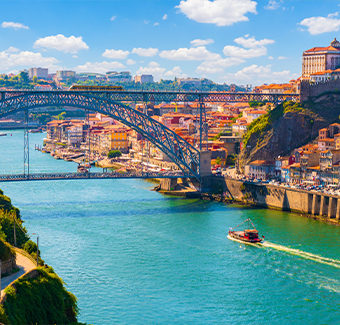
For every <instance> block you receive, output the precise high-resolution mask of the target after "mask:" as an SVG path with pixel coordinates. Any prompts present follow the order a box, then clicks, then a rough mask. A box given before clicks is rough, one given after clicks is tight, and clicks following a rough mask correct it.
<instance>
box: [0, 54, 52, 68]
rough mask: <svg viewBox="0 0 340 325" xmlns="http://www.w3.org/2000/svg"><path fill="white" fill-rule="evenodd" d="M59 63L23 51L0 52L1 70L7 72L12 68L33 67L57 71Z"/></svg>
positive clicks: (50, 58) (49, 58)
mask: <svg viewBox="0 0 340 325" xmlns="http://www.w3.org/2000/svg"><path fill="white" fill-rule="evenodd" d="M57 63H59V61H58V60H57V59H56V58H54V57H43V56H42V55H41V53H34V52H29V51H22V52H20V53H11V52H8V51H3V52H0V69H4V70H7V69H8V68H10V67H18V66H24V67H32V66H39V67H44V68H52V69H56V68H57V67H56V66H55V64H57Z"/></svg>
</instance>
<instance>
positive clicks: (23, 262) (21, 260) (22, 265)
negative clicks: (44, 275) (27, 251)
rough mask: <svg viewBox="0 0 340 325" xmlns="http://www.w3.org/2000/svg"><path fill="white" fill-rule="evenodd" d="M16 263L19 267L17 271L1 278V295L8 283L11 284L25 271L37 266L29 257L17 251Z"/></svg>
mask: <svg viewBox="0 0 340 325" xmlns="http://www.w3.org/2000/svg"><path fill="white" fill-rule="evenodd" d="M16 263H17V266H18V268H19V272H16V273H13V274H11V275H9V276H6V277H4V278H2V279H1V297H2V296H3V294H4V290H5V288H6V287H7V286H8V285H9V284H11V283H12V282H13V281H15V280H16V279H17V278H19V277H20V276H22V275H23V274H25V273H26V272H28V271H31V270H33V269H35V268H36V267H37V265H36V264H34V263H33V262H32V261H31V260H30V259H29V258H27V257H25V256H24V255H22V254H20V253H19V252H18V251H17V258H16Z"/></svg>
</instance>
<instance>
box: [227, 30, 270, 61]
mask: <svg viewBox="0 0 340 325" xmlns="http://www.w3.org/2000/svg"><path fill="white" fill-rule="evenodd" d="M234 42H235V43H237V44H239V45H242V46H243V47H245V49H244V48H241V47H238V46H233V45H227V46H225V47H224V49H223V53H224V55H225V56H231V57H235V58H242V59H250V58H257V57H259V56H263V55H266V54H267V48H266V46H265V45H268V44H273V43H275V41H274V40H271V39H267V38H264V39H262V40H259V41H257V40H256V39H255V37H254V36H252V37H249V35H245V36H244V37H239V38H235V39H234Z"/></svg>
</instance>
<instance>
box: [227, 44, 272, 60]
mask: <svg viewBox="0 0 340 325" xmlns="http://www.w3.org/2000/svg"><path fill="white" fill-rule="evenodd" d="M223 53H224V55H225V56H231V57H234V58H242V59H250V58H257V57H259V56H262V55H266V54H267V48H266V47H264V46H261V47H258V48H254V49H249V50H246V49H243V48H241V47H237V46H233V45H227V46H225V47H224V49H223Z"/></svg>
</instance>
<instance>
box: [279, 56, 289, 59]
mask: <svg viewBox="0 0 340 325" xmlns="http://www.w3.org/2000/svg"><path fill="white" fill-rule="evenodd" d="M277 59H278V60H286V59H287V58H286V57H285V56H279V57H278V58H277Z"/></svg>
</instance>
